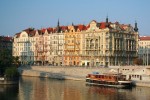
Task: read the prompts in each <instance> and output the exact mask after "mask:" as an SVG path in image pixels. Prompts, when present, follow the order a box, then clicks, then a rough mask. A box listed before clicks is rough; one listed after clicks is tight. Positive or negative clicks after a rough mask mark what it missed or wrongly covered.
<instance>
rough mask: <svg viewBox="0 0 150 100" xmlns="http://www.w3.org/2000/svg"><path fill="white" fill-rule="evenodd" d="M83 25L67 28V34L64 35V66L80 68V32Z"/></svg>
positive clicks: (83, 27)
mask: <svg viewBox="0 0 150 100" xmlns="http://www.w3.org/2000/svg"><path fill="white" fill-rule="evenodd" d="M84 30H86V27H85V26H84V25H77V26H74V25H71V26H68V32H66V33H64V41H65V44H64V52H65V53H64V65H69V66H81V57H82V48H81V46H82V31H84Z"/></svg>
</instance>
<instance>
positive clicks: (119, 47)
mask: <svg viewBox="0 0 150 100" xmlns="http://www.w3.org/2000/svg"><path fill="white" fill-rule="evenodd" d="M13 44H14V49H13V54H14V56H19V57H20V60H21V61H22V63H25V64H30V63H34V64H41V65H44V64H49V65H55V66H57V65H58V66H60V65H63V66H101V65H103V66H119V65H120V66H121V65H132V64H133V60H134V59H135V58H136V57H137V56H138V55H137V50H138V28H137V23H135V26H134V27H132V26H131V25H130V24H120V23H119V22H115V23H112V22H109V21H108V18H106V20H105V21H104V22H97V21H95V20H92V21H91V22H90V23H89V24H87V25H82V24H79V25H73V24H72V25H69V26H60V25H59V21H58V23H57V26H56V27H54V28H45V29H41V30H32V29H28V30H24V31H22V32H20V33H18V34H16V35H15V36H14V43H13Z"/></svg>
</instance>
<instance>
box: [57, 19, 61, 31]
mask: <svg viewBox="0 0 150 100" xmlns="http://www.w3.org/2000/svg"><path fill="white" fill-rule="evenodd" d="M59 32H60V26H59V19H58V23H57V33H59Z"/></svg>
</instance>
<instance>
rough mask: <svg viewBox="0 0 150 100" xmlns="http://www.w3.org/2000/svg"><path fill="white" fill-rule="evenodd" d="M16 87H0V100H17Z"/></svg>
mask: <svg viewBox="0 0 150 100" xmlns="http://www.w3.org/2000/svg"><path fill="white" fill-rule="evenodd" d="M18 88H19V86H18V84H17V85H0V100H18Z"/></svg>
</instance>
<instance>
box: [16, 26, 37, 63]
mask: <svg viewBox="0 0 150 100" xmlns="http://www.w3.org/2000/svg"><path fill="white" fill-rule="evenodd" d="M34 34H35V30H34V29H31V28H29V29H26V30H24V31H22V32H20V33H17V34H16V35H15V36H14V42H13V56H18V57H19V59H20V61H21V64H33V63H34V60H35V59H34V55H35V52H34V50H35V48H34V45H35V42H34V37H33V36H34Z"/></svg>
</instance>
